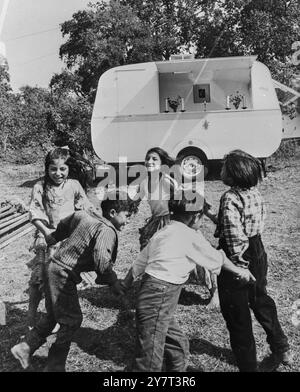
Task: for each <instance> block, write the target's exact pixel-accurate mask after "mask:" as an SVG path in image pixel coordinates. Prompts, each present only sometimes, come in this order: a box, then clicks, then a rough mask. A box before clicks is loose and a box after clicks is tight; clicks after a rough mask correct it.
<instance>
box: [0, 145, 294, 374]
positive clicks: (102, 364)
mask: <svg viewBox="0 0 300 392" xmlns="http://www.w3.org/2000/svg"><path fill="white" fill-rule="evenodd" d="M299 157H300V153H299V150H298V151H296V153H295V154H293V156H288V157H284V156H280V155H279V156H277V157H276V156H275V158H274V159H271V160H270V161H269V172H268V175H267V177H266V178H265V180H264V181H263V183H262V184H261V186H260V189H261V192H262V194H263V196H264V198H265V201H266V205H267V210H268V216H267V222H266V227H265V232H264V235H263V240H264V244H265V247H266V250H267V252H268V255H269V279H268V282H269V293H270V294H271V295H272V297H273V298H274V300H275V302H276V304H277V309H278V313H279V319H280V321H281V323H282V327H283V329H284V331H285V332H286V334H287V336H288V338H289V342H290V345H291V348H292V350H293V352H294V364H293V366H292V367H284V366H282V365H281V366H280V367H279V368H278V371H279V372H298V371H299V370H300V330H299V327H298V329H297V328H296V327H295V326H294V325H293V324H292V322H291V315H292V309H291V308H292V304H293V302H294V301H295V300H296V299H299V298H300V266H299V260H300V259H299V256H300V255H299V253H300V252H299V229H300V208H299V196H300V195H299V183H300V176H299V171H300V161H299ZM42 170H43V168H42V167H40V166H36V165H35V166H34V165H26V166H13V165H11V164H9V165H8V164H4V163H3V164H2V165H1V169H0V201H1V202H2V201H4V200H5V199H9V200H11V199H15V200H22V202H24V203H25V204H26V203H28V201H29V196H30V190H31V187H32V184H33V183H34V181H35V180H36V179H37V178H38V177H39V176H40V175H42ZM225 189H226V187H225V186H224V185H223V184H222V182H221V181H220V180H218V179H212V180H209V181H206V183H205V194H206V197H207V199H208V201H209V202H210V203H211V204H212V205H213V206H214V207H215V208H217V207H218V201H219V198H220V196H221V194H222V193H223V192H224V190H225ZM96 194H97V193H96V190H95V189H91V190H90V192H89V196H90V198H91V200H92V201H96V200H97V198H96ZM148 216H149V210H148V206H147V205H146V204H145V203H142V204H141V205H140V209H139V212H138V214H137V215H136V216H135V217H133V218H132V219H131V222H130V223H129V225H128V226H127V227H126V228H125V229H124V231H123V232H122V233H121V234H120V241H119V254H118V258H117V262H116V267H115V269H116V271H117V273H118V275H119V276H120V277H123V276H124V275H125V274H126V272H127V270H128V269H129V267H130V265H131V263H132V262H133V260H134V259H135V257H136V255H137V254H138V228H139V227H141V226H142V225H143V224H144V220H145V219H146V218H147V217H148ZM213 231H214V227H213V224H212V223H210V222H209V221H208V220H207V219H206V218H205V219H204V221H203V233H204V235H205V236H206V237H207V238H208V239H209V240H210V241H211V242H212V243H213V244H214V245H215V244H216V239H215V238H214V237H213ZM31 241H32V237H31V235H26V236H24V237H22V238H20V239H19V240H18V241H17V242H15V243H13V244H10V245H9V246H7V247H6V248H4V249H3V250H1V254H0V280H1V285H0V299H1V300H2V301H4V302H5V304H6V308H7V317H6V318H7V325H5V326H0V372H22V371H23V370H22V368H21V367H20V366H19V364H18V363H17V361H16V360H15V359H14V358H13V357H12V355H11V353H10V348H11V347H12V346H13V345H14V344H15V343H16V342H17V341H18V339H19V337H20V336H21V335H23V334H24V333H25V330H26V311H27V306H28V294H27V291H26V290H27V285H28V280H29V277H30V270H29V268H28V266H27V263H28V262H29V261H30V259H31V258H32V256H33V255H32V253H31V252H30V251H29V246H30V244H31ZM208 299H209V298H208V292H207V290H206V289H205V288H204V287H201V286H197V285H191V284H189V285H186V286H185V289H184V291H183V294H182V296H181V298H180V302H179V306H178V309H177V318H178V320H179V324H180V326H181V328H182V330H183V331H184V332H185V333H186V334H187V336H188V337H189V340H190V351H191V356H190V361H189V365H190V367H191V369H194V370H195V371H199V372H236V371H237V368H236V366H235V363H234V358H233V356H232V353H231V350H230V346H229V337H228V332H227V330H226V327H225V323H224V320H223V318H222V316H221V314H220V312H219V310H218V309H215V310H208V309H207V307H206V306H207V303H208ZM130 300H131V304H132V310H131V311H130V312H125V311H123V310H122V309H120V306H119V303H118V301H117V300H116V299H115V298H114V297H113V296H112V295H111V293H110V290H109V289H108V288H107V287H104V286H99V287H96V286H92V287H85V288H83V289H82V290H80V303H81V306H82V310H83V315H84V320H83V324H82V326H81V328H80V330H79V331H78V333H77V334H76V336H75V338H74V342H73V343H72V347H71V351H70V354H69V356H68V360H67V371H69V372H116V371H123V370H124V369H126V368H127V366H130V364H131V362H132V360H133V357H134V335H135V324H134V295H132V296H131V297H130ZM40 310H41V311H43V310H44V309H43V305H41V309H40ZM253 325H254V333H255V338H256V342H257V353H258V359H259V360H262V359H263V358H264V357H265V356H266V355H267V354H268V352H269V351H268V350H269V349H268V345H267V343H266V341H265V334H264V332H263V330H262V328H261V327H260V325H258V323H257V322H256V321H255V320H254V323H253ZM54 338H55V337H54V336H51V337H50V338H49V341H48V342H47V343H46V344H45V345H44V346H43V347H41V348H40V349H39V350H38V351H37V352H36V353H35V355H34V357H33V360H32V366H31V367H30V370H29V371H32V372H39V371H41V370H42V368H43V366H44V365H45V361H46V356H47V352H48V347H49V344H50V343H51V341H53V339H54Z"/></svg>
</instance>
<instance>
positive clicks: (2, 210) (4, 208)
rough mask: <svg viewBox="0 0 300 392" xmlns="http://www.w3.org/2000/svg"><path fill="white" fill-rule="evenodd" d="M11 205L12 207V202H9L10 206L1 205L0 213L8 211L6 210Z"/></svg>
mask: <svg viewBox="0 0 300 392" xmlns="http://www.w3.org/2000/svg"><path fill="white" fill-rule="evenodd" d="M10 207H11V205H10V204H9V205H8V206H4V207H1V208H0V214H1V213H2V212H4V211H6V210H9V209H10Z"/></svg>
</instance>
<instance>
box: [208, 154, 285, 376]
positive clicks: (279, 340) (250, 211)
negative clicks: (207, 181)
mask: <svg viewBox="0 0 300 392" xmlns="http://www.w3.org/2000/svg"><path fill="white" fill-rule="evenodd" d="M221 179H222V181H223V182H224V184H225V185H228V186H230V189H229V190H228V191H226V192H225V193H224V194H223V196H222V197H221V200H220V209H219V214H218V223H217V230H216V234H215V235H216V236H218V237H219V246H220V248H221V249H223V250H224V252H225V253H226V255H227V257H228V258H230V260H231V261H232V262H233V263H235V264H236V265H240V266H243V267H245V269H247V268H249V270H250V271H251V273H252V274H253V275H254V276H255V278H256V282H255V284H251V285H250V284H243V285H241V284H240V283H239V282H238V281H236V280H235V279H234V277H233V276H232V275H231V274H230V273H228V271H225V270H222V272H221V274H220V275H219V276H218V288H219V297H220V306H221V312H222V314H223V317H224V319H225V321H226V324H227V328H228V330H229V334H230V344H231V348H232V350H233V352H234V354H235V357H236V360H237V366H238V368H239V370H240V371H245V372H254V371H257V359H256V348H255V340H254V336H253V331H252V321H251V314H250V309H252V310H253V313H254V315H255V317H256V319H257V321H258V322H259V323H260V324H261V326H262V327H263V328H264V330H265V332H266V334H267V342H268V343H269V345H270V348H271V351H272V355H271V358H270V359H271V360H270V361H269V362H270V364H272V363H273V365H272V366H273V367H274V368H276V367H278V365H279V364H280V363H284V364H289V363H290V362H291V358H290V351H289V344H288V340H287V337H286V336H285V334H284V333H283V331H282V329H281V326H280V324H279V321H278V317H277V310H276V305H275V303H274V301H273V299H272V298H271V297H270V296H269V295H268V294H267V290H266V285H267V269H268V264H267V254H266V252H265V250H264V246H263V243H262V239H261V234H262V231H263V226H264V219H265V206H264V203H263V200H262V197H261V194H260V193H259V191H258V189H257V187H256V185H257V184H258V181H259V180H261V179H262V173H261V167H260V163H259V161H258V160H257V159H256V158H254V157H252V156H251V155H249V154H247V153H245V152H243V151H240V150H235V151H232V152H231V153H229V154H228V155H227V156H225V160H224V164H223V167H222V171H221ZM270 370H272V369H270Z"/></svg>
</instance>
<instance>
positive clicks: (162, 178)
mask: <svg viewBox="0 0 300 392" xmlns="http://www.w3.org/2000/svg"><path fill="white" fill-rule="evenodd" d="M174 163H175V160H174V159H173V158H171V157H170V156H169V154H168V153H167V152H166V151H165V150H163V149H162V148H160V147H153V148H150V150H148V151H147V153H146V157H145V166H146V169H147V174H148V175H147V178H145V179H144V180H143V181H142V182H141V184H140V186H139V195H140V198H141V199H146V200H147V201H148V203H149V206H150V210H151V217H150V218H149V219H148V221H147V223H146V225H145V226H144V227H142V228H141V229H139V232H140V249H141V250H142V249H143V248H144V247H145V246H146V245H147V243H148V242H149V240H150V238H151V237H152V236H153V234H154V233H156V232H157V231H158V230H160V229H161V228H162V227H164V226H166V225H167V224H168V223H169V222H170V213H169V207H168V202H169V200H170V196H171V195H172V193H174V191H175V190H176V189H177V187H178V184H177V183H176V181H175V180H174V179H173V178H172V177H170V176H169V175H168V174H167V173H165V172H164V170H163V166H165V169H167V168H170V167H171V166H172V165H174Z"/></svg>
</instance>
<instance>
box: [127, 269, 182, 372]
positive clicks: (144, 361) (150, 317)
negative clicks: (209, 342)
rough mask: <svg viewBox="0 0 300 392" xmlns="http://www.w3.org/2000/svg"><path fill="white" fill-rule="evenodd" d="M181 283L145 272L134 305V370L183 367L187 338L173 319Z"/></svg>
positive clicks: (176, 369)
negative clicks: (135, 330) (135, 333)
mask: <svg viewBox="0 0 300 392" xmlns="http://www.w3.org/2000/svg"><path fill="white" fill-rule="evenodd" d="M181 289H182V285H180V284H179V285H178V284H172V283H168V282H165V281H163V280H159V279H156V278H154V277H152V276H150V275H148V274H144V276H143V279H142V283H141V287H140V290H139V293H138V298H137V306H136V326H137V341H136V358H135V364H134V371H137V372H145V371H149V372H161V371H162V369H163V364H164V365H165V370H166V371H169V372H183V371H185V368H186V364H187V359H188V356H189V341H188V339H187V337H186V336H185V335H184V334H183V332H182V331H181V329H180V328H179V326H178V324H177V322H176V320H175V311H176V307H177V304H178V300H179V295H180V292H181Z"/></svg>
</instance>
